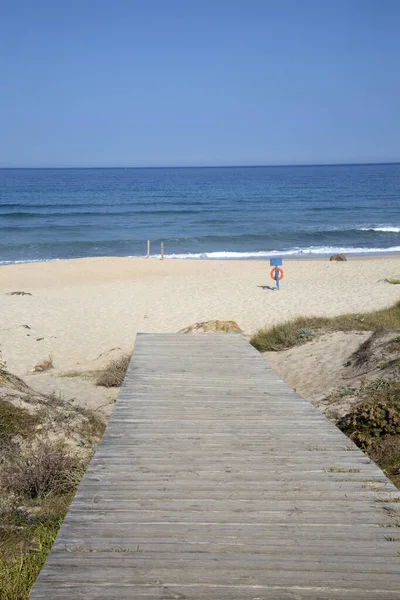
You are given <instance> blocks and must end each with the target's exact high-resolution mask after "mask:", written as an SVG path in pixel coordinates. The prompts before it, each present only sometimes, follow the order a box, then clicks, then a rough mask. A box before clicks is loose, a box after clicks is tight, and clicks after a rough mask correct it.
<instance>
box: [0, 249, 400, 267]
mask: <svg viewBox="0 0 400 600" xmlns="http://www.w3.org/2000/svg"><path fill="white" fill-rule="evenodd" d="M334 254H344V255H345V257H346V261H344V262H353V261H355V260H378V259H382V260H389V259H396V258H397V259H400V252H382V253H380V252H379V253H376V254H369V253H365V254H346V253H341V252H335V253H334ZM330 256H332V255H329V254H326V255H302V256H298V255H297V256H292V255H287V256H286V255H279V254H270V255H267V256H260V257H257V256H249V257H246V256H242V257H227V258H209V257H207V256H204V257H195V258H179V257H177V258H175V257H174V256H168V255H165V256H164V259H163V260H164V261H165V262H178V261H180V262H185V263H186V262H189V263H197V262H207V263H217V262H218V263H229V262H232V263H237V262H245V263H249V262H250V263H251V262H264V261H265V262H266V261H269V260H270V259H271V258H282V260H284V261H285V262H287V261H300V262H305V261H312V262H314V261H329V258H330ZM86 260H87V261H91V260H135V261H136V260H159V261H161V255H160V254H154V255H150V258H149V259H148V258H147V257H146V256H144V255H142V256H112V255H104V256H79V257H77V258H49V259H38V260H26V261H15V262H0V269H1V268H2V267H15V266H20V265H37V264H48V263H64V262H74V261H75V262H78V261H86Z"/></svg>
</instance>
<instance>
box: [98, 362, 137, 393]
mask: <svg viewBox="0 0 400 600" xmlns="http://www.w3.org/2000/svg"><path fill="white" fill-rule="evenodd" d="M130 360H131V356H130V355H129V354H123V355H122V356H121V357H120V358H116V359H114V360H111V361H110V362H109V363H108V364H107V365H106V366H105V367H104V369H101V370H100V371H98V372H97V377H96V385H99V386H103V387H107V388H109V387H121V385H122V382H123V381H124V378H125V374H126V371H127V369H128V366H129V362H130Z"/></svg>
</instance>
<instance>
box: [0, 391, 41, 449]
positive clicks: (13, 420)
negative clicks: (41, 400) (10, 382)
mask: <svg viewBox="0 0 400 600" xmlns="http://www.w3.org/2000/svg"><path fill="white" fill-rule="evenodd" d="M39 423H40V415H39V414H37V413H36V414H31V413H29V412H28V411H27V410H25V409H24V408H20V407H18V406H15V405H14V404H12V403H11V402H8V401H7V400H3V399H0V448H1V447H2V446H4V445H5V444H8V443H10V441H11V440H12V439H13V438H14V437H15V436H17V435H18V436H20V437H22V438H30V437H32V436H33V435H34V433H35V430H36V427H37V426H38V424H39Z"/></svg>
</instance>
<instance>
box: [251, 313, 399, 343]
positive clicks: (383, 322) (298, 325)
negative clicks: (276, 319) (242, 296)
mask: <svg viewBox="0 0 400 600" xmlns="http://www.w3.org/2000/svg"><path fill="white" fill-rule="evenodd" d="M397 327H400V302H397V303H396V304H395V305H394V306H391V307H389V308H384V309H382V310H377V311H372V312H368V313H351V314H345V315H339V316H337V317H330V318H328V317H298V318H296V319H293V320H291V321H286V322H284V323H280V324H278V325H273V326H272V327H263V328H261V329H259V330H258V331H257V332H256V333H255V334H254V335H253V336H252V337H251V339H250V344H252V346H254V347H255V348H256V349H257V350H259V351H260V352H271V351H272V352H276V351H280V350H287V349H289V348H293V347H294V346H298V345H300V344H304V343H305V342H307V341H309V340H311V339H314V337H316V336H317V335H322V334H324V333H332V332H335V331H344V332H349V331H371V332H375V331H382V330H389V329H394V328H397ZM305 332H309V335H307V334H306V333H305Z"/></svg>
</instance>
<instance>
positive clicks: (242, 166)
mask: <svg viewBox="0 0 400 600" xmlns="http://www.w3.org/2000/svg"><path fill="white" fill-rule="evenodd" d="M385 165H400V160H398V161H397V160H396V161H387V162H337V163H335V162H329V163H279V164H278V163H277V164H268V165H267V164H266V165H264V164H259V165H258V164H248V165H246V164H238V165H197V164H196V165H142V166H140V165H133V166H132V165H131V166H124V165H122V166H121V165H117V166H90V165H89V166H79V167H78V166H47V167H46V166H41V167H32V166H31V167H29V166H18V167H10V166H9V167H7V166H6V167H4V166H3V167H2V166H0V171H2V170H3V171H7V170H9V171H11V170H14V171H28V170H32V171H47V170H48V171H51V170H74V171H86V170H100V169H104V170H110V169H122V170H125V169H279V168H307V167H362V166H385Z"/></svg>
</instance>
